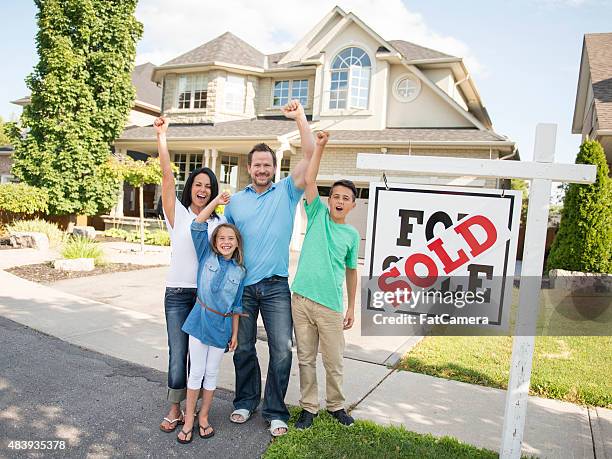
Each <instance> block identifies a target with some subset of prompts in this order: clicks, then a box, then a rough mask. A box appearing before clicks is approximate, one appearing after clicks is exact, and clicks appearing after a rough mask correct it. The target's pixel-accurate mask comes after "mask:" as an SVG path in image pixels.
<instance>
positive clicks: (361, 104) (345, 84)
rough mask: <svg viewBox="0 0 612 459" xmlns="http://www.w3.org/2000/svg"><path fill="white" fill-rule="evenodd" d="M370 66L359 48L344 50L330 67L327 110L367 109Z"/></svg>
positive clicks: (368, 60) (367, 58) (363, 52)
mask: <svg viewBox="0 0 612 459" xmlns="http://www.w3.org/2000/svg"><path fill="white" fill-rule="evenodd" d="M371 68H372V64H371V63H370V58H369V57H368V55H367V53H366V52H365V51H364V50H362V49H360V48H355V47H351V48H346V49H345V50H343V51H341V52H340V53H338V55H337V56H336V57H335V58H334V60H333V61H332V65H331V87H330V95H329V108H368V95H369V92H370V71H371Z"/></svg>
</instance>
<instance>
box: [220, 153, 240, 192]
mask: <svg viewBox="0 0 612 459" xmlns="http://www.w3.org/2000/svg"><path fill="white" fill-rule="evenodd" d="M226 165H227V166H230V168H231V169H230V170H231V172H230V174H229V177H230V178H229V180H230V181H229V182H225V181H224V180H225V175H226V174H225V167H226ZM234 174H235V178H236V183H235V185H232V183H231V180H232V179H231V176H232V175H234ZM218 180H219V189H220V190H226V189H228V188H229V191H230V193H235V192H236V191H238V187H239V186H240V157H239V156H238V155H233V154H222V155H220V158H219V176H218Z"/></svg>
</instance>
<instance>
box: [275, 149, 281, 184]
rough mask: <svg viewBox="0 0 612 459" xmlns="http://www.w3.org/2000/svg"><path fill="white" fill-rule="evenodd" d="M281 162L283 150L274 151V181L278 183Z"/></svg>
mask: <svg viewBox="0 0 612 459" xmlns="http://www.w3.org/2000/svg"><path fill="white" fill-rule="evenodd" d="M282 162H283V150H282V149H281V148H279V149H278V150H276V175H275V176H274V181H275V182H279V181H280V178H281V163H282Z"/></svg>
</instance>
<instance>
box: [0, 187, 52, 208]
mask: <svg viewBox="0 0 612 459" xmlns="http://www.w3.org/2000/svg"><path fill="white" fill-rule="evenodd" d="M48 200H49V195H48V194H47V192H46V191H45V190H41V189H40V188H36V187H34V186H30V185H27V184H25V183H4V184H2V185H0V212H11V213H14V214H26V215H31V214H34V213H36V212H46V211H47V201H48Z"/></svg>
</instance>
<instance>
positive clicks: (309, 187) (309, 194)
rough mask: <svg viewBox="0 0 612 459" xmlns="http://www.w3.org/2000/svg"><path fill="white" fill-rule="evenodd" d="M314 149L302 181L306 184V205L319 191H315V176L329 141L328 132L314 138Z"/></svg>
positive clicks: (318, 134) (318, 133)
mask: <svg viewBox="0 0 612 459" xmlns="http://www.w3.org/2000/svg"><path fill="white" fill-rule="evenodd" d="M315 137H316V138H315V147H314V152H313V153H312V158H311V159H310V161H309V162H308V164H307V167H306V175H305V177H304V181H305V183H306V191H305V192H304V195H305V196H306V202H307V203H308V204H310V203H312V201H313V200H314V199H315V198H316V197H317V196H319V190H318V189H317V174H318V173H319V166H320V165H321V157H322V156H323V149H324V148H325V145H326V144H327V141H328V140H329V132H327V131H319V132H317V134H316V136H315Z"/></svg>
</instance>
